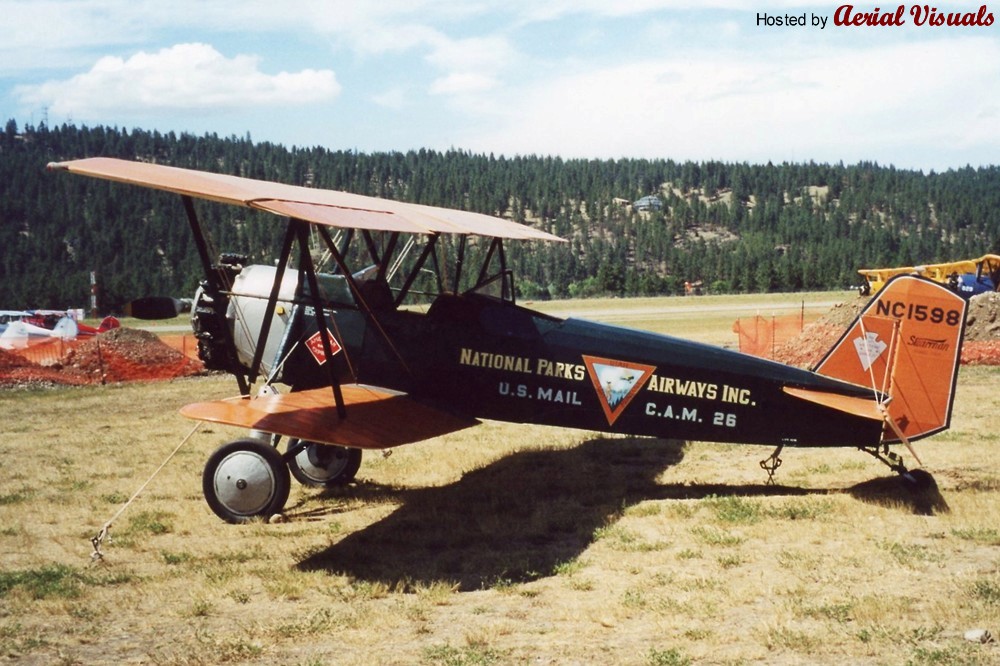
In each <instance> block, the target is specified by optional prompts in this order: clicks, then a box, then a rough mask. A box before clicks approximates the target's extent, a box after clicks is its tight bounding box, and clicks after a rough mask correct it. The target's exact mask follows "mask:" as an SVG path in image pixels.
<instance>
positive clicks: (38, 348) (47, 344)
mask: <svg viewBox="0 0 1000 666" xmlns="http://www.w3.org/2000/svg"><path fill="white" fill-rule="evenodd" d="M159 338H160V341H161V342H163V343H164V344H165V345H167V346H169V347H172V348H173V349H176V350H177V351H179V352H180V353H182V354H184V355H185V356H187V357H188V358H192V359H195V360H197V359H198V340H197V339H196V338H195V337H194V335H192V334H190V333H188V334H179V335H161V336H159ZM90 339H91V338H76V339H73V340H63V339H61V338H48V339H44V340H39V341H33V342H31V344H29V345H28V346H27V347H24V348H22V349H6V350H4V351H6V352H7V353H9V354H16V355H18V356H20V357H21V358H24V359H27V360H29V361H31V362H32V363H37V364H38V365H43V366H51V365H56V364H57V363H61V362H62V361H63V359H64V358H66V354H68V353H69V352H70V350H72V349H76V347H77V346H78V345H80V344H81V343H83V342H86V341H87V340H90Z"/></svg>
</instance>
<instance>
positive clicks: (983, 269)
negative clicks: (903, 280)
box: [858, 254, 1000, 298]
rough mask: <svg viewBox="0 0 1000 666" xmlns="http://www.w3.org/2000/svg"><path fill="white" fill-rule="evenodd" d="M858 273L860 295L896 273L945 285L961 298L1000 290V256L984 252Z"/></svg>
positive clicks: (863, 269)
mask: <svg viewBox="0 0 1000 666" xmlns="http://www.w3.org/2000/svg"><path fill="white" fill-rule="evenodd" d="M858 273H860V274H861V277H863V278H864V279H865V281H864V282H863V283H862V284H861V286H860V287H858V291H859V293H860V294H861V295H862V296H870V295H871V294H874V293H878V290H879V289H881V288H882V287H884V286H885V283H886V282H887V281H888V280H889V279H890V278H892V277H895V276H896V275H922V276H924V277H926V278H929V279H931V280H934V281H935V282H939V283H941V284H943V285H945V286H947V287H948V288H949V289H951V290H952V291H954V292H955V293H956V294H958V295H960V296H962V297H963V298H972V297H973V296H978V295H979V294H985V293H989V292H993V291H997V290H1000V255H996V254H985V255H983V256H981V257H979V258H978V259H965V260H962V261H948V262H945V263H942V264H926V265H923V266H899V267H897V268H862V269H860V270H859V271H858Z"/></svg>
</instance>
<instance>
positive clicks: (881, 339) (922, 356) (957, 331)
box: [814, 275, 967, 442]
mask: <svg viewBox="0 0 1000 666" xmlns="http://www.w3.org/2000/svg"><path fill="white" fill-rule="evenodd" d="M966 306H967V303H966V301H965V299H963V298H962V297H961V296H958V295H957V294H955V293H954V292H953V291H951V290H949V289H947V288H946V287H944V286H943V285H941V284H939V283H937V282H934V281H933V280H928V279H926V278H922V277H918V276H915V275H900V276H897V277H894V278H892V279H891V280H889V281H888V282H887V283H886V285H885V287H883V288H882V289H881V290H880V291H879V292H878V293H877V294H876V295H875V297H874V298H872V300H871V301H869V302H868V304H867V305H866V306H865V308H864V310H863V311H862V312H861V314H860V315H859V316H858V318H857V319H855V320H854V323H853V324H851V326H850V328H848V329H847V332H845V333H844V335H843V336H841V338H840V339H839V340H838V341H837V343H836V344H835V345H834V346H833V348H832V349H831V350H830V351H829V352H827V354H826V356H824V357H823V360H821V361H820V362H819V363H818V364H817V365H816V367H815V368H814V371H815V372H818V373H820V374H823V375H826V376H828V377H835V378H837V379H842V380H844V381H848V382H851V383H854V384H860V385H862V386H868V387H870V388H872V390H873V394H874V395H876V396H879V395H880V394H881V396H882V398H885V397H888V400H887V401H884V402H883V404H884V405H885V408H886V409H887V411H888V416H889V418H890V419H891V420H892V422H893V423H894V424H895V426H896V427H895V428H892V427H891V426H890V425H889V424H887V425H886V427H887V431H886V433H885V436H884V441H886V442H898V441H900V440H901V439H902V438H905V439H906V440H908V441H912V440H915V439H920V438H922V437H927V436H928V435H932V434H934V433H936V432H940V431H941V430H946V429H947V428H948V427H949V425H950V423H951V409H952V404H953V403H954V399H955V382H956V379H957V375H958V365H959V361H960V359H961V355H962V338H963V335H964V332H965V310H966Z"/></svg>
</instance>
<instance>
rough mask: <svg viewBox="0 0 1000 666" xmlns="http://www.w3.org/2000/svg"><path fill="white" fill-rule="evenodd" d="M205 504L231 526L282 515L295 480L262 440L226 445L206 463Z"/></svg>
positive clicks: (282, 462)
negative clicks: (292, 480)
mask: <svg viewBox="0 0 1000 666" xmlns="http://www.w3.org/2000/svg"><path fill="white" fill-rule="evenodd" d="M201 487H202V491H203V492H204V493H205V501H207V502H208V506H209V507H211V509H212V511H213V512H214V513H215V515H217V516H218V517H219V518H222V519H223V520H224V521H226V522H227V523H245V522H248V521H250V520H252V519H254V518H265V519H266V518H269V517H271V516H273V515H274V514H276V513H281V510H282V509H283V508H284V507H285V502H287V501H288V491H289V489H290V487H291V480H290V479H289V477H288V467H287V466H286V465H285V461H284V460H283V459H282V457H281V454H280V453H278V451H277V449H275V448H274V447H273V446H270V445H269V444H267V443H265V442H262V441H260V440H258V439H239V440H236V441H235V442H229V443H228V444H223V445H222V446H220V447H219V448H218V449H216V450H215V452H214V453H213V454H212V455H211V456H210V457H209V459H208V462H206V463H205V471H204V473H203V474H202V477H201Z"/></svg>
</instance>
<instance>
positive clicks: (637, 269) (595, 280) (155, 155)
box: [0, 121, 1000, 312]
mask: <svg viewBox="0 0 1000 666" xmlns="http://www.w3.org/2000/svg"><path fill="white" fill-rule="evenodd" d="M98 155H103V156H114V157H121V158H126V159H142V160H155V161H157V162H160V163H163V164H170V165H174V166H182V167H193V168H199V169H206V170H211V171H221V172H225V173H232V174H237V175H242V176H248V177H252V178H263V179H269V180H278V181H283V182H288V183H293V184H298V185H308V186H314V187H323V188H331V189H339V190H348V191H352V192H357V193H361V194H368V195H375V196H381V197H390V198H395V199H401V200H406V201H414V202H418V203H425V204H433V205H439V206H447V207H454V208H463V209H469V210H475V211H479V212H483V213H489V214H493V215H502V216H505V217H510V218H512V219H515V220H517V221H521V222H525V223H527V224H531V225H535V226H540V227H542V228H544V229H546V230H547V231H551V232H552V233H555V234H557V235H559V236H562V237H564V238H566V239H568V240H569V241H570V242H569V243H565V244H554V243H553V244H547V243H510V244H509V245H508V254H509V258H510V260H511V261H512V263H513V264H514V266H515V271H516V274H517V276H518V278H519V290H520V291H521V294H522V295H524V296H527V297H530V298H544V297H546V296H553V297H555V296H559V297H562V296H587V295H594V294H621V295H639V294H643V295H646V294H677V293H681V292H682V285H683V283H684V281H685V280H691V281H694V280H702V281H703V282H704V284H705V286H706V288H708V289H709V290H711V291H714V292H726V291H736V292H745V291H773V290H787V291H792V290H802V289H824V288H840V287H848V286H850V285H853V284H857V283H858V281H859V278H858V276H857V273H856V270H857V269H858V268H861V267H872V266H878V265H897V264H903V265H907V264H914V263H929V262H935V261H943V260H948V259H958V258H968V257H977V256H979V255H982V254H984V253H986V252H997V251H1000V167H996V166H994V167H988V168H978V169H972V168H965V169H959V170H955V171H948V172H946V173H930V174H924V173H921V172H915V171H903V170H899V169H895V168H892V167H885V166H879V165H877V164H871V163H862V164H857V165H843V164H839V165H828V164H813V163H809V164H781V165H771V164H767V165H750V164H727V163H721V162H708V163H693V162H683V163H681V162H675V161H672V160H669V159H663V160H644V159H621V160H562V159H559V158H551V157H536V156H525V157H495V156H493V155H488V156H486V155H472V154H469V153H466V152H460V151H449V152H447V153H440V152H434V151H426V150H421V151H419V152H407V153H376V154H370V155H369V154H361V153H356V152H351V151H333V150H328V149H325V148H286V147H283V146H277V145H273V144H267V143H256V144H255V143H253V141H252V140H251V139H250V137H245V138H237V137H230V138H220V137H217V136H204V137H195V136H191V135H185V134H182V135H175V134H172V133H170V134H160V133H158V132H146V131H141V130H130V131H125V130H119V129H110V128H101V127H98V128H85V127H84V128H79V127H73V126H61V127H53V128H49V127H46V126H44V125H43V126H39V127H26V128H19V127H18V126H17V124H16V123H15V122H14V121H9V122H8V123H7V125H6V128H5V131H4V133H3V134H2V136H0V248H2V250H0V252H2V263H0V308H28V307H53V308H65V307H69V306H73V307H84V306H86V304H87V303H88V299H89V293H90V287H89V274H90V271H91V270H96V271H97V274H98V277H99V282H100V287H101V306H102V310H104V311H109V312H113V311H116V310H117V309H118V308H120V306H121V304H122V303H124V302H125V301H127V300H129V299H131V298H133V297H135V296H139V295H147V294H172V295H177V296H183V295H190V294H191V292H192V291H193V289H194V287H195V285H196V284H197V280H198V278H199V269H198V265H197V257H196V253H195V251H194V248H193V246H192V243H191V239H190V233H189V231H188V228H187V224H186V222H185V218H184V213H183V210H182V208H181V205H180V203H179V200H178V198H177V197H176V196H168V195H161V194H157V193H153V192H150V191H149V190H145V189H141V188H133V187H126V186H121V185H115V184H111V183H106V182H102V181H95V180H91V179H85V178H76V177H70V176H66V175H58V174H52V173H48V172H46V171H45V165H46V164H47V163H48V162H50V161H54V160H63V159H72V158H78V157H89V156H98ZM647 195H656V196H657V197H658V199H659V202H660V203H661V204H662V208H660V209H651V210H647V211H637V210H636V209H635V207H634V206H633V205H632V204H631V202H633V201H635V200H638V199H639V198H641V197H645V196H647ZM199 213H200V215H201V217H202V221H203V223H204V224H205V225H206V226H207V227H209V228H210V229H211V230H212V233H213V234H214V235H215V238H216V241H217V244H218V247H219V249H220V250H226V251H237V252H243V253H246V254H249V255H250V256H251V257H252V258H253V259H255V260H258V261H270V260H272V259H273V256H274V251H275V247H276V243H277V234H278V233H280V231H281V225H275V224H273V221H272V219H269V216H263V215H259V214H256V213H252V212H250V211H247V210H244V209H238V208H233V207H227V206H216V205H207V206H202V207H200V208H199Z"/></svg>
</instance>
